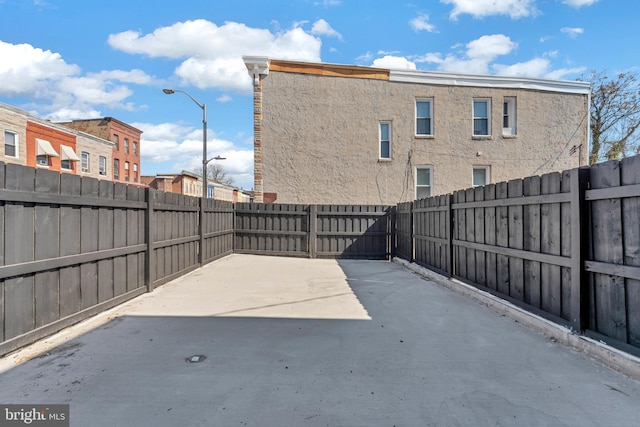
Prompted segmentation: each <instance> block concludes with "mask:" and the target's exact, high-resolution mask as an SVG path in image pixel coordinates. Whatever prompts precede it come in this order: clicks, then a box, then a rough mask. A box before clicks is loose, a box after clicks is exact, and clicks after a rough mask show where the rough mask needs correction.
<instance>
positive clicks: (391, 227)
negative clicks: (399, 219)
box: [386, 205, 398, 261]
mask: <svg viewBox="0 0 640 427" xmlns="http://www.w3.org/2000/svg"><path fill="white" fill-rule="evenodd" d="M396 210H397V205H396V206H389V207H387V208H386V211H387V259H388V260H389V261H391V260H393V257H394V256H395V255H396V248H397V247H398V234H397V233H396Z"/></svg>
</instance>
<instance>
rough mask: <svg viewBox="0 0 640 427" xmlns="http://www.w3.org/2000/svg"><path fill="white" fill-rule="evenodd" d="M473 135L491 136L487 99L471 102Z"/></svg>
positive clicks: (489, 109)
mask: <svg viewBox="0 0 640 427" xmlns="http://www.w3.org/2000/svg"><path fill="white" fill-rule="evenodd" d="M473 135H475V136H489V135H491V100H489V99H481V98H476V99H474V100H473Z"/></svg>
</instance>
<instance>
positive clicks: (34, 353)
mask: <svg viewBox="0 0 640 427" xmlns="http://www.w3.org/2000/svg"><path fill="white" fill-rule="evenodd" d="M487 305H488V304H483V303H479V302H478V300H477V299H473V298H469V296H468V295H464V293H462V294H461V293H460V292H456V291H454V290H452V289H450V288H448V287H446V286H443V285H442V284H440V283H436V281H433V280H428V279H425V278H424V277H422V276H420V275H418V274H416V273H415V272H413V271H411V270H410V269H408V268H406V267H405V266H403V265H400V264H398V263H394V262H385V261H359V260H319V259H302V258H278V257H266V256H253V255H239V254H234V255H231V256H228V257H225V258H223V259H220V260H218V261H215V262H213V263H211V264H208V265H207V266H205V267H203V268H201V269H198V270H196V271H193V272H191V273H190V274H188V275H186V276H183V277H181V278H179V279H176V280H174V281H172V282H169V283H167V284H165V285H163V286H162V287H160V288H158V289H156V290H154V291H153V292H151V293H148V294H145V295H142V296H141V297H138V298H136V299H134V300H131V301H129V302H127V303H125V304H123V305H121V306H119V307H116V308H114V309H112V310H109V311H107V312H104V313H102V314H100V315H98V316H95V317H93V318H91V319H88V320H87V321H84V322H82V323H80V324H78V325H75V326H73V327H70V328H67V329H66V330H64V331H62V332H60V333H58V334H56V335H54V336H52V337H49V338H47V339H45V340H42V341H40V342H38V343H35V344H33V345H31V346H29V347H26V348H25V349H23V350H20V351H18V352H15V353H12V354H10V355H8V356H5V357H4V358H2V359H0V403H5V404H8V403H24V404H27V403H28V404H42V403H46V404H59V403H63V404H69V405H70V420H71V426H76V427H81V426H91V427H93V426H95V427H101V426H105V427H106V426H108V427H113V426H160V427H162V426H167V427H175V426H184V427H187V426H189V427H190V426H389V427H391V426H466V425H469V426H510V425H513V426H632V425H638V423H639V422H640V421H639V420H640V382H639V381H638V380H636V379H633V378H631V377H630V376H628V375H625V374H624V373H622V372H619V371H617V370H614V369H612V368H610V367H608V366H607V365H606V364H603V363H601V362H599V361H597V360H596V359H594V358H593V357H591V356H590V355H589V353H588V352H583V351H578V350H576V349H574V348H572V347H570V346H567V345H565V343H563V342H560V341H561V340H559V339H557V338H554V336H553V335H552V334H551V335H550V334H544V333H541V332H540V330H539V329H536V328H532V327H530V326H527V322H524V321H522V318H521V317H518V316H512V315H510V314H509V313H510V312H504V311H502V312H501V311H500V310H495V309H491V308H489V307H487ZM630 363H635V362H634V361H633V360H632V361H631V362H630ZM33 425H35V424H33Z"/></svg>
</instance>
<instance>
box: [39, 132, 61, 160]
mask: <svg viewBox="0 0 640 427" xmlns="http://www.w3.org/2000/svg"><path fill="white" fill-rule="evenodd" d="M51 157H60V155H59V154H58V152H57V151H56V150H55V149H54V148H53V146H52V145H51V143H50V142H49V141H47V140H46V139H40V138H36V165H38V166H44V167H49V166H51Z"/></svg>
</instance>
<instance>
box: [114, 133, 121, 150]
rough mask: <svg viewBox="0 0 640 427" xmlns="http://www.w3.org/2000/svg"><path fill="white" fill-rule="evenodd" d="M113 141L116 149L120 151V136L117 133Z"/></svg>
mask: <svg viewBox="0 0 640 427" xmlns="http://www.w3.org/2000/svg"><path fill="white" fill-rule="evenodd" d="M113 143H114V144H115V147H114V148H115V149H116V151H120V138H119V137H118V135H116V134H115V133H114V134H113Z"/></svg>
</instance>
